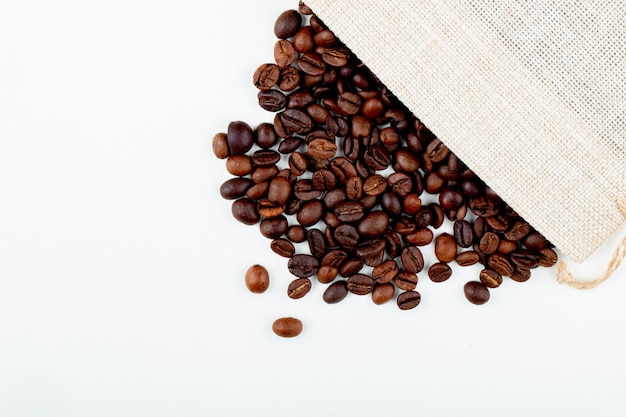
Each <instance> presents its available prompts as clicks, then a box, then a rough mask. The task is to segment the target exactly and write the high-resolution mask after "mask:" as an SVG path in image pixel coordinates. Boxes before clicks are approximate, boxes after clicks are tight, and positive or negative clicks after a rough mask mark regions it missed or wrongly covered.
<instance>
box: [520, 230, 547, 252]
mask: <svg viewBox="0 0 626 417" xmlns="http://www.w3.org/2000/svg"><path fill="white" fill-rule="evenodd" d="M522 242H523V244H524V246H526V248H527V249H530V250H541V249H543V248H545V247H547V246H548V244H549V242H548V241H547V240H546V238H545V237H543V235H542V234H541V233H539V232H531V233H529V234H528V235H527V236H526V237H525V238H524V239H523V240H522Z"/></svg>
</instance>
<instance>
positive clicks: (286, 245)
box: [270, 238, 296, 258]
mask: <svg viewBox="0 0 626 417" xmlns="http://www.w3.org/2000/svg"><path fill="white" fill-rule="evenodd" d="M270 249H272V251H273V252H274V253H275V254H277V255H279V256H282V257H283V258H290V257H292V256H293V255H294V254H295V253H296V248H295V247H294V246H293V243H291V242H290V241H289V240H287V239H283V238H277V239H274V240H272V242H271V243H270Z"/></svg>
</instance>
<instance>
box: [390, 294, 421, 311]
mask: <svg viewBox="0 0 626 417" xmlns="http://www.w3.org/2000/svg"><path fill="white" fill-rule="evenodd" d="M420 301H422V296H421V294H420V293H419V292H417V291H405V292H403V293H400V294H398V297H397V298H396V304H397V305H398V308H400V310H411V309H413V308H415V307H417V306H418V305H419V303H420Z"/></svg>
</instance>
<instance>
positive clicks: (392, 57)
mask: <svg viewBox="0 0 626 417" xmlns="http://www.w3.org/2000/svg"><path fill="white" fill-rule="evenodd" d="M305 3H306V4H307V5H308V6H309V7H310V8H311V9H312V10H313V11H314V12H315V13H316V14H317V15H318V16H319V17H320V18H321V19H322V20H323V21H324V23H326V24H327V25H328V26H329V27H330V29H332V30H333V31H334V32H335V33H336V34H337V36H338V37H339V38H340V39H341V40H342V41H343V42H344V43H345V44H346V45H347V46H348V47H349V48H350V49H352V50H353V52H354V53H355V54H356V55H357V56H358V57H359V58H360V59H361V60H363V62H364V63H365V64H366V65H367V66H368V67H369V68H370V69H372V71H373V72H374V73H375V74H377V75H378V76H379V78H380V79H381V80H382V81H383V83H385V84H386V85H387V86H388V87H389V89H390V90H391V91H392V92H394V93H395V94H396V95H397V96H398V98H399V99H400V100H401V101H402V102H403V103H404V104H405V105H407V107H409V109H410V110H411V111H412V112H413V113H414V114H415V115H416V116H417V117H418V118H420V119H421V120H422V121H423V122H424V124H425V125H426V126H428V127H429V128H430V129H431V130H432V131H433V132H434V133H435V134H436V135H437V136H438V137H439V138H440V139H441V140H442V141H443V142H444V143H445V144H446V145H447V146H448V147H449V148H450V149H451V150H452V151H453V152H455V153H456V154H457V155H458V156H459V157H460V158H461V159H462V160H463V161H464V162H465V163H466V164H467V165H468V166H469V167H470V168H471V169H472V170H474V171H475V172H476V173H477V174H478V175H479V176H480V177H481V178H482V179H483V180H485V182H486V183H487V184H489V185H490V186H491V187H492V188H493V189H494V190H495V191H496V192H497V193H499V194H500V195H501V196H502V198H503V199H504V200H505V201H507V202H508V203H509V204H510V205H511V206H512V207H513V208H514V209H515V210H516V211H517V212H518V213H519V214H520V215H522V216H523V217H524V218H525V219H526V220H527V221H528V222H530V223H531V224H532V225H533V226H534V227H535V228H537V230H539V231H540V232H541V233H542V234H544V236H546V237H547V238H548V239H549V240H550V241H551V242H552V243H553V244H554V245H555V246H556V247H557V248H558V249H560V250H561V252H563V253H564V254H566V255H568V256H569V257H570V258H571V259H572V260H574V261H582V260H584V259H586V258H587V257H588V256H589V255H591V254H592V253H593V252H594V251H595V250H596V249H597V248H598V247H599V246H600V245H602V243H603V242H605V241H606V240H607V239H608V238H609V237H610V236H611V235H612V234H613V233H614V232H615V230H616V229H617V228H618V227H619V226H620V225H621V224H622V222H623V221H624V217H625V216H626V208H625V207H626V76H625V74H626V1H624V0H585V1H568V0H528V1H524V0H520V1H497V2H494V1H486V0H461V1H451V0H420V1H400V0H387V1H375V0H369V1H363V0H308V1H306V2H305Z"/></svg>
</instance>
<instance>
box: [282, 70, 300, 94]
mask: <svg viewBox="0 0 626 417" xmlns="http://www.w3.org/2000/svg"><path fill="white" fill-rule="evenodd" d="M301 81H302V75H301V74H300V71H299V70H298V69H297V68H295V67H287V68H285V69H283V70H282V71H281V73H280V78H279V79H278V88H279V89H280V90H282V91H285V92H291V91H293V90H295V89H296V88H298V87H299V86H300V83H301Z"/></svg>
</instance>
